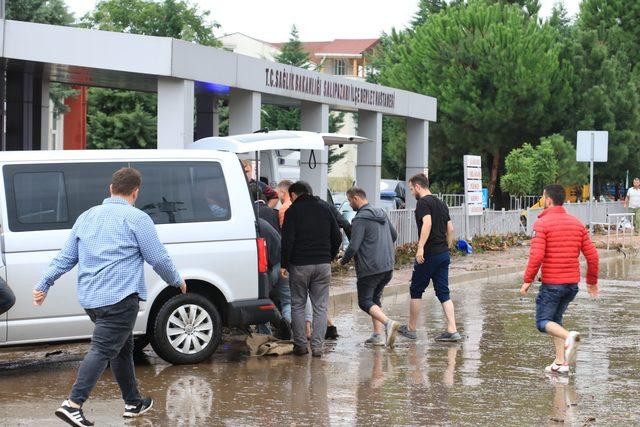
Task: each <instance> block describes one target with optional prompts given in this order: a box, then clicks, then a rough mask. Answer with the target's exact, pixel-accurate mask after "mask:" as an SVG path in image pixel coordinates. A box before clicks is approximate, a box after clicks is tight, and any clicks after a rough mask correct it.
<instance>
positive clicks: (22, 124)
mask: <svg viewBox="0 0 640 427" xmlns="http://www.w3.org/2000/svg"><path fill="white" fill-rule="evenodd" d="M38 68H40V67H38ZM38 68H36V66H34V65H33V64H27V65H26V66H25V70H24V71H22V70H15V71H14V70H7V72H6V95H5V96H6V135H5V137H6V138H5V144H4V147H3V148H4V149H6V150H39V149H40V147H41V145H40V143H41V139H44V140H45V141H46V135H47V133H44V134H42V124H43V122H42V120H43V117H42V114H43V113H45V112H47V111H48V108H49V107H48V105H49V100H48V96H49V84H48V82H47V83H43V80H42V77H40V75H41V73H40V71H41V70H39V69H38ZM43 90H44V91H46V94H45V93H43ZM45 97H46V99H47V101H46V105H45V106H43V105H42V104H43V99H44V98H45ZM44 119H45V120H47V119H46V117H45V118H44ZM45 123H46V122H45Z"/></svg>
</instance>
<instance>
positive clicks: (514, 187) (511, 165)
mask: <svg viewBox="0 0 640 427" xmlns="http://www.w3.org/2000/svg"><path fill="white" fill-rule="evenodd" d="M505 166H506V173H505V174H504V175H503V176H502V178H501V179H500V187H501V188H502V189H503V190H504V191H506V192H507V193H509V194H511V195H513V196H522V195H526V194H541V192H542V189H543V188H544V186H545V185H549V184H560V185H562V186H565V187H568V186H579V185H582V184H584V183H585V182H586V181H587V169H586V165H585V164H584V163H579V162H577V161H576V150H575V148H574V147H573V144H572V143H571V142H569V141H568V140H566V139H565V138H564V137H562V135H558V134H555V135H551V136H550V137H547V138H541V139H540V143H539V144H538V145H537V146H535V147H534V146H532V145H531V144H529V143H525V144H523V145H522V147H519V148H515V149H513V150H511V152H510V153H509V155H508V156H507V158H506V160H505Z"/></svg>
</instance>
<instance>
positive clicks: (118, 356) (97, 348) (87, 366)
mask: <svg viewBox="0 0 640 427" xmlns="http://www.w3.org/2000/svg"><path fill="white" fill-rule="evenodd" d="M138 306H139V302H138V294H131V295H129V296H128V297H126V298H125V299H123V300H122V301H120V302H117V303H115V304H113V305H108V306H106V307H99V308H91V309H86V310H85V311H86V312H87V314H88V315H89V318H91V321H92V322H93V323H94V324H95V325H96V327H95V329H94V330H93V336H92V337H91V347H90V348H89V352H88V353H87V355H86V356H85V357H84V360H83V361H82V364H80V369H79V370H78V378H77V379H76V382H75V384H74V385H73V389H71V395H70V396H69V399H70V400H71V401H72V402H74V403H77V404H79V405H82V404H83V403H84V402H85V401H86V400H87V399H88V398H89V394H90V393H91V390H93V388H94V387H95V386H96V383H97V382H98V379H100V376H101V375H102V373H103V372H104V370H105V369H106V368H107V363H108V362H111V371H112V372H113V376H114V377H115V378H116V381H117V382H118V385H119V386H120V391H121V392H122V398H123V399H124V402H125V403H126V404H127V405H137V404H138V403H140V401H141V397H140V392H139V391H138V384H137V381H136V375H135V370H134V366H133V334H132V332H133V326H134V325H135V322H136V317H137V315H138Z"/></svg>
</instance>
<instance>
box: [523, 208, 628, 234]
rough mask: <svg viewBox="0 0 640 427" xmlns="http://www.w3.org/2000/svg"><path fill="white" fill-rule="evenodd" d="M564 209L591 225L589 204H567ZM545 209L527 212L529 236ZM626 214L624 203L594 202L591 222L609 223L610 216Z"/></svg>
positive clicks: (585, 223)
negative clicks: (608, 216)
mask: <svg viewBox="0 0 640 427" xmlns="http://www.w3.org/2000/svg"><path fill="white" fill-rule="evenodd" d="M564 208H565V209H566V210H567V213H569V214H570V215H573V216H575V217H576V218H578V219H579V220H580V221H582V223H583V224H584V225H585V226H586V225H589V203H587V202H583V203H580V202H578V203H565V204H564ZM543 210H544V209H543V208H536V209H528V210H527V234H528V235H531V234H532V232H533V224H534V223H535V222H536V220H537V219H538V215H540V213H541V212H542V211H543ZM624 212H626V209H625V208H624V206H623V205H622V201H617V202H593V217H592V218H591V222H594V223H595V222H598V223H607V222H609V220H608V218H607V215H608V214H619V213H624Z"/></svg>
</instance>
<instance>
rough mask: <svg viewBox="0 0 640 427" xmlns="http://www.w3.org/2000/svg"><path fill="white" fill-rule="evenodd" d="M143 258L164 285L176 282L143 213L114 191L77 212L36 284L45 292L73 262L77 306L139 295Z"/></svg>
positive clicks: (177, 277) (94, 305)
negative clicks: (62, 245)
mask: <svg viewBox="0 0 640 427" xmlns="http://www.w3.org/2000/svg"><path fill="white" fill-rule="evenodd" d="M145 261H146V262H147V263H149V264H150V265H151V266H152V267H153V269H154V271H155V272H156V273H158V275H159V276H160V277H161V278H162V280H164V281H165V282H167V283H168V284H169V285H172V286H176V287H179V286H180V285H181V284H182V279H181V277H180V274H178V271H177V270H176V267H175V266H174V264H173V261H172V260H171V258H170V257H169V254H168V253H167V250H166V249H165V248H164V246H163V245H162V243H161V242H160V239H159V238H158V233H157V232H156V228H155V225H154V224H153V221H152V220H151V218H150V217H149V215H147V214H146V213H144V212H142V211H141V210H139V209H137V208H135V207H133V206H131V205H130V204H129V203H128V202H127V201H126V200H124V199H122V198H120V197H111V198H108V199H105V200H104V201H103V202H102V205H99V206H95V207H93V208H91V209H89V210H88V211H86V212H84V213H83V214H82V215H80V217H78V219H77V221H76V223H75V224H74V225H73V229H72V230H71V235H70V236H69V239H68V240H67V242H66V244H65V245H64V247H63V248H62V250H61V251H60V253H58V255H57V256H56V257H55V258H54V259H53V261H51V264H50V265H49V268H47V270H46V271H45V272H44V274H43V276H42V279H41V280H40V282H39V283H38V284H37V286H36V289H37V290H39V291H44V292H47V291H48V290H49V288H50V287H51V286H53V283H54V282H55V281H56V280H57V279H58V278H59V277H60V276H62V275H63V274H64V273H66V272H68V271H69V270H71V269H72V268H73V267H74V266H75V265H76V264H78V290H77V292H78V301H80V305H82V307H84V308H97V307H104V306H107V305H112V304H115V303H117V302H120V301H122V300H123V299H124V298H126V297H127V296H129V295H131V294H133V293H137V294H138V295H139V296H140V299H143V300H145V299H146V298H147V289H146V287H145V284H144V269H143V267H144V262H145Z"/></svg>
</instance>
